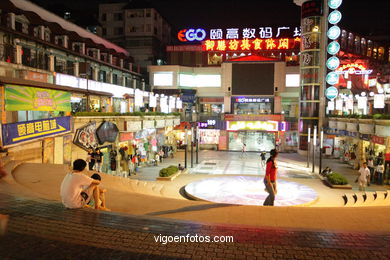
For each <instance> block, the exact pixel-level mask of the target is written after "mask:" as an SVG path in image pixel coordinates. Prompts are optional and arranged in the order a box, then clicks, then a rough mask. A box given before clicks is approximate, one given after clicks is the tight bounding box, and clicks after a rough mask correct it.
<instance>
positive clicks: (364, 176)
mask: <svg viewBox="0 0 390 260" xmlns="http://www.w3.org/2000/svg"><path fill="white" fill-rule="evenodd" d="M359 173H360V177H359V179H360V180H361V181H362V182H367V177H368V176H370V169H368V168H363V167H361V168H360V169H359Z"/></svg>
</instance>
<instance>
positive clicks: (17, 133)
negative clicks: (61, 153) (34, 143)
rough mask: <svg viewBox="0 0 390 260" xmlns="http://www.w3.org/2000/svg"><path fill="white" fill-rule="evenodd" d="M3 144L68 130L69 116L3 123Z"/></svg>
mask: <svg viewBox="0 0 390 260" xmlns="http://www.w3.org/2000/svg"><path fill="white" fill-rule="evenodd" d="M2 130H3V144H4V145H11V144H16V143H20V142H23V141H28V140H32V139H36V138H40V137H44V136H50V135H54V134H59V133H65V132H68V131H70V118H69V117H56V118H48V119H41V120H33V121H25V122H18V123H13V124H4V125H3V126H2Z"/></svg>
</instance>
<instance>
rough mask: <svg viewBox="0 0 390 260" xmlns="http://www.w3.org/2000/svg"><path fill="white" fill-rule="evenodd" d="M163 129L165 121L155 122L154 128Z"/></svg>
mask: <svg viewBox="0 0 390 260" xmlns="http://www.w3.org/2000/svg"><path fill="white" fill-rule="evenodd" d="M164 127H165V120H164V119H159V120H156V128H164Z"/></svg>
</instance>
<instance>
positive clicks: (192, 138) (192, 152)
mask: <svg viewBox="0 0 390 260" xmlns="http://www.w3.org/2000/svg"><path fill="white" fill-rule="evenodd" d="M191 168H194V128H193V127H192V126H191Z"/></svg>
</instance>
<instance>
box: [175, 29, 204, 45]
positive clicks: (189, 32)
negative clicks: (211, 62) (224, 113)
mask: <svg viewBox="0 0 390 260" xmlns="http://www.w3.org/2000/svg"><path fill="white" fill-rule="evenodd" d="M177 38H178V39H179V41H182V42H186V41H190V42H193V41H203V40H204V39H205V38H206V31H205V30H203V29H183V30H180V31H179V33H178V34H177Z"/></svg>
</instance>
